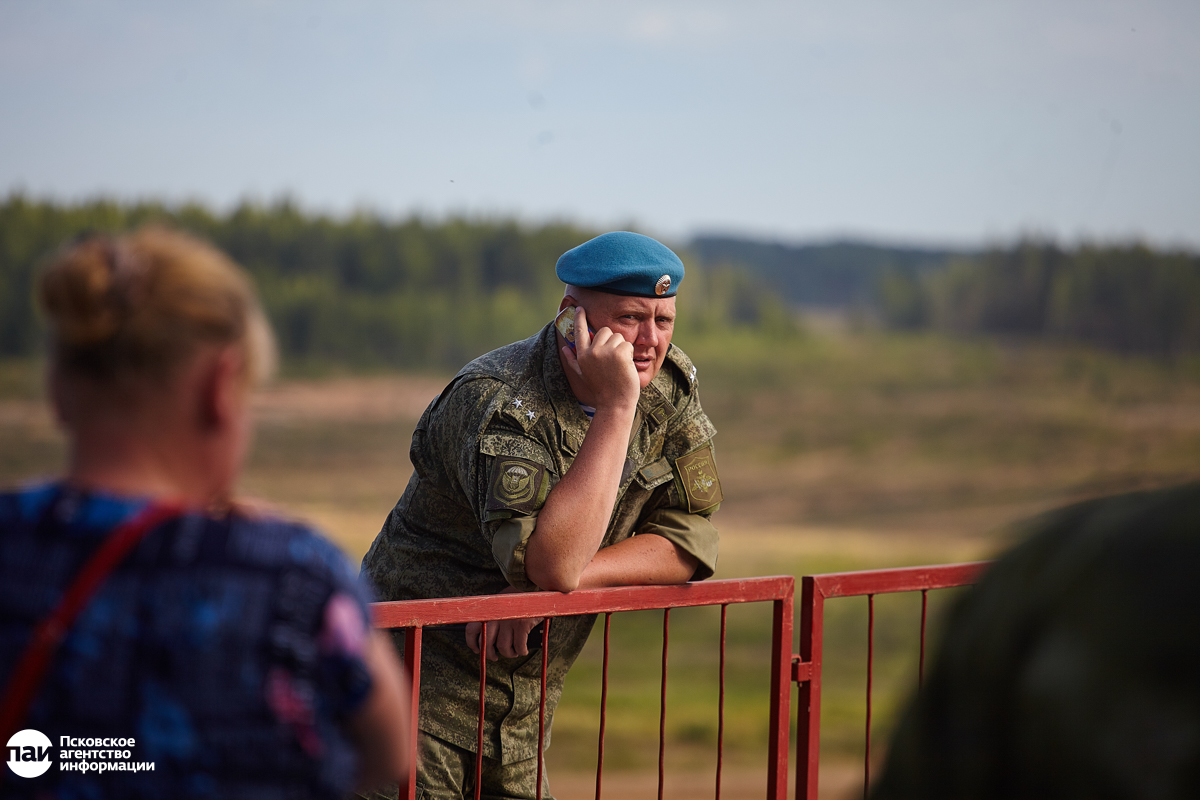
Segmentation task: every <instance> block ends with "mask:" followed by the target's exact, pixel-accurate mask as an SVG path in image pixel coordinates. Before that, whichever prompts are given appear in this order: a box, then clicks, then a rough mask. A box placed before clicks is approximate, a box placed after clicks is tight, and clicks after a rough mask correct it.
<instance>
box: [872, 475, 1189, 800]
mask: <svg viewBox="0 0 1200 800" xmlns="http://www.w3.org/2000/svg"><path fill="white" fill-rule="evenodd" d="M1198 521H1200V484H1191V485H1188V486H1182V487H1178V488H1174V489H1166V490H1162V491H1157V492H1139V493H1134V494H1127V495H1121V496H1116V497H1109V498H1104V499H1101V500H1094V501H1090V502H1087V503H1081V504H1078V505H1075V506H1071V507H1069V508H1065V509H1061V510H1059V511H1056V512H1053V513H1051V514H1048V515H1046V516H1044V517H1042V518H1040V519H1038V520H1036V521H1035V522H1034V523H1033V524H1032V525H1031V526H1030V528H1031V531H1030V533H1031V535H1030V536H1029V537H1028V538H1027V539H1026V540H1025V541H1024V542H1023V543H1022V544H1020V545H1019V546H1017V547H1016V548H1015V549H1013V550H1012V551H1010V552H1009V553H1007V554H1006V555H1004V556H1002V557H1001V558H1000V559H999V560H997V561H996V562H995V563H994V564H993V565H992V566H991V567H990V568H989V569H988V571H987V573H986V574H985V575H984V577H983V579H982V580H981V581H980V582H979V584H978V585H977V586H975V587H974V588H973V589H971V590H969V591H968V592H967V593H966V594H965V595H964V596H963V597H962V599H961V602H959V604H958V605H957V606H956V608H955V610H954V613H953V615H952V616H951V618H950V620H949V623H948V625H947V626H946V630H945V634H944V637H943V641H942V643H941V645H940V652H939V653H938V655H937V658H936V660H935V661H934V664H933V668H932V669H931V670H930V672H929V673H928V674H927V676H926V681H925V686H924V688H923V689H922V690H921V692H920V693H919V695H918V697H917V699H916V700H915V701H914V702H913V704H912V706H911V707H910V708H909V709H908V712H907V713H906V714H905V716H904V719H903V721H902V722H901V724H900V726H899V728H898V729H897V731H896V735H895V736H894V737H893V741H892V746H891V749H890V751H889V755H888V761H887V765H886V768H885V770H884V772H883V774H882V775H881V776H880V778H879V780H877V781H873V782H872V797H873V798H874V799H875V800H918V798H920V800H952V799H953V800H962V799H963V798H970V799H971V800H1052V799H1053V800H1084V798H1087V799H1088V800H1091V799H1092V798H1112V799H1113V800H1119V799H1121V798H1129V799H1130V800H1133V798H1146V799H1147V800H1150V799H1151V798H1153V799H1154V800H1174V799H1175V798H1179V799H1180V800H1182V798H1195V797H1200V635H1197V633H1198V632H1200V595H1198V594H1197V591H1196V576H1197V575H1198V574H1200V535H1198V533H1200V525H1198Z"/></svg>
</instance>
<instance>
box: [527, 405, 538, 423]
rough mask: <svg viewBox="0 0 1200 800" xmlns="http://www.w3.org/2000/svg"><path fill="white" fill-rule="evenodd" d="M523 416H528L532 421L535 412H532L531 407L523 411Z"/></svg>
mask: <svg viewBox="0 0 1200 800" xmlns="http://www.w3.org/2000/svg"><path fill="white" fill-rule="evenodd" d="M525 416H527V417H529V421H530V422H533V418H534V417H536V416H537V414H535V413H533V409H532V408H531V409H529V410H528V411H526V412H525Z"/></svg>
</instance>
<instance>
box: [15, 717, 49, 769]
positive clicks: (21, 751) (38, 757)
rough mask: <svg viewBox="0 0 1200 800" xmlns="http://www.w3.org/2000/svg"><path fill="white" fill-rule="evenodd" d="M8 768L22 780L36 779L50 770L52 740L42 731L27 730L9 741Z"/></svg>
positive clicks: (18, 732)
mask: <svg viewBox="0 0 1200 800" xmlns="http://www.w3.org/2000/svg"><path fill="white" fill-rule="evenodd" d="M8 768H9V769H11V770H12V771H13V772H15V773H16V774H17V775H20V776H21V777H22V778H36V777H37V776H39V775H41V774H42V773H44V772H45V771H46V770H48V769H50V740H49V739H47V738H46V734H44V733H42V732H41V731H35V730H34V729H33V728H26V729H25V730H23V731H17V732H16V733H14V734H13V735H12V737H11V738H10V739H9V740H8Z"/></svg>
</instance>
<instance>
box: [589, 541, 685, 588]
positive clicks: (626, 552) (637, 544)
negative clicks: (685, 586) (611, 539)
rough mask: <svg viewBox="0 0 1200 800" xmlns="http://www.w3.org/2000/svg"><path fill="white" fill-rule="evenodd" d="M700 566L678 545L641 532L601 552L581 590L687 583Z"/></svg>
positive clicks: (596, 556)
mask: <svg viewBox="0 0 1200 800" xmlns="http://www.w3.org/2000/svg"><path fill="white" fill-rule="evenodd" d="M699 564H700V562H699V560H698V559H697V558H696V557H695V556H693V555H692V554H691V553H689V552H687V551H686V550H684V549H683V548H682V547H679V546H678V545H677V544H675V543H674V542H671V541H669V540H667V539H665V538H663V537H662V536H657V535H655V534H653V533H641V534H638V535H637V536H633V537H631V538H629V539H626V540H625V541H623V542H618V543H617V544H614V545H613V546H611V547H606V548H604V549H603V550H600V551H599V552H597V553H596V555H595V557H594V558H592V560H591V562H590V563H589V564H588V565H587V567H586V568H585V569H584V570H583V574H582V575H580V577H579V588H580V589H603V588H605V587H607V586H637V585H662V584H675V583H686V582H687V581H689V580H691V577H692V575H694V574H695V573H696V567H698V566H699Z"/></svg>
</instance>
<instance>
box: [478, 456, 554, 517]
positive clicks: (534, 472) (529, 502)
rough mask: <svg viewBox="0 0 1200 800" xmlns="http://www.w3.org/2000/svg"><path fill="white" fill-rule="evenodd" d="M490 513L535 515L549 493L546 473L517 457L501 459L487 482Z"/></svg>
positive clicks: (532, 463) (498, 458)
mask: <svg viewBox="0 0 1200 800" xmlns="http://www.w3.org/2000/svg"><path fill="white" fill-rule="evenodd" d="M488 485H489V488H488V500H487V510H488V511H489V512H491V511H515V512H517V513H520V514H532V513H534V512H535V511H537V510H538V509H539V508H541V506H542V503H544V502H545V500H546V495H547V494H549V493H550V480H549V476H548V475H547V469H546V468H545V467H544V466H542V465H541V464H537V463H535V462H533V461H527V460H525V459H523V458H516V457H515V456H498V457H497V458H496V459H495V460H494V461H493V462H492V475H491V478H489V480H488Z"/></svg>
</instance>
